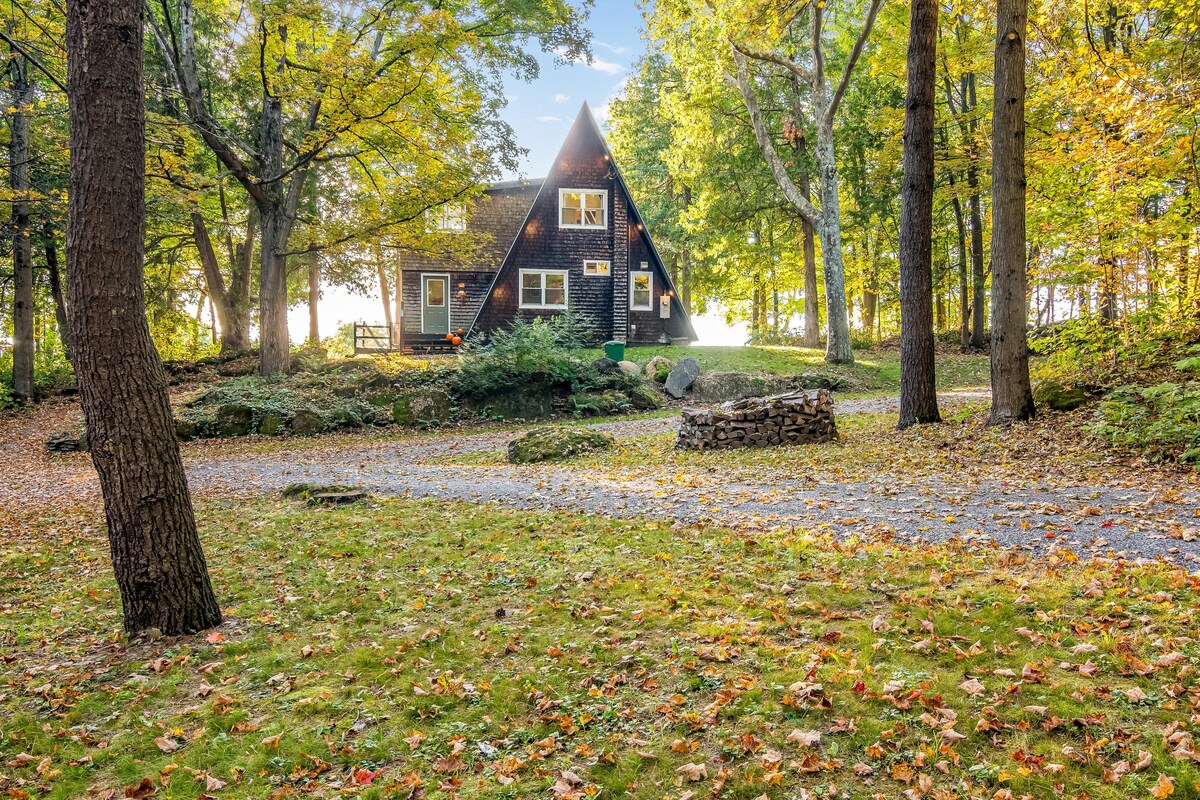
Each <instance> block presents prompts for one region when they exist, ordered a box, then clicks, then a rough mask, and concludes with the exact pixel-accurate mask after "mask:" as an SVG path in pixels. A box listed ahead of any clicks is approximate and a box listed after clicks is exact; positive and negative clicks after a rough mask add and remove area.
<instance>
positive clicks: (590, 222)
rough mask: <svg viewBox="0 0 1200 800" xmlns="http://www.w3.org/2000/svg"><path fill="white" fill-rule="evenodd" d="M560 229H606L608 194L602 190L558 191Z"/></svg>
mask: <svg viewBox="0 0 1200 800" xmlns="http://www.w3.org/2000/svg"><path fill="white" fill-rule="evenodd" d="M558 226H559V227H560V228H586V229H591V230H606V229H607V228H608V192H607V191H605V190H602V189H559V190H558Z"/></svg>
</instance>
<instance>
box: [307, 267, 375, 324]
mask: <svg viewBox="0 0 1200 800" xmlns="http://www.w3.org/2000/svg"><path fill="white" fill-rule="evenodd" d="M320 299H321V264H320V262H318V261H317V254H316V253H313V254H312V261H311V262H310V263H309V265H308V343H309V344H318V343H320V341H321V326H320V325H319V324H318V322H319V320H318V319H317V301H318V300H320ZM384 305H385V306H386V305H387V301H386V300H385V301H384Z"/></svg>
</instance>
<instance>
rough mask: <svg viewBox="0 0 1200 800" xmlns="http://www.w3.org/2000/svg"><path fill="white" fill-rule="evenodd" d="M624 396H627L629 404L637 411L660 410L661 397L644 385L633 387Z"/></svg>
mask: <svg viewBox="0 0 1200 800" xmlns="http://www.w3.org/2000/svg"><path fill="white" fill-rule="evenodd" d="M626 394H628V395H629V404H630V405H631V406H633V407H634V408H636V409H638V410H639V411H653V410H654V409H656V408H662V405H663V396H662V395H661V394H659V393H658V392H656V391H655V390H654V389H652V388H650V387H649V386H647V385H646V384H644V383H640V384H638V385H637V386H634V387H633V388H632V389H630V390H629V391H628V392H627V393H626Z"/></svg>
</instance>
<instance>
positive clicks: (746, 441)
mask: <svg viewBox="0 0 1200 800" xmlns="http://www.w3.org/2000/svg"><path fill="white" fill-rule="evenodd" d="M836 438H837V427H836V425H835V424H834V420H833V397H832V396H831V395H830V394H829V392H828V391H826V390H825V389H818V390H815V391H803V390H801V391H798V392H790V393H788V394H779V395H774V396H772V397H751V398H748V399H746V400H737V401H735V402H731V403H724V404H723V405H720V406H718V407H717V408H713V409H696V408H685V409H684V410H683V423H682V424H681V425H680V426H679V438H678V440H676V442H675V447H676V448H678V449H681V450H711V449H718V448H735V447H771V446H774V445H784V444H820V443H821V442H829V441H833V440H834V439H836Z"/></svg>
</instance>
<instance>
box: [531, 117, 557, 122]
mask: <svg viewBox="0 0 1200 800" xmlns="http://www.w3.org/2000/svg"><path fill="white" fill-rule="evenodd" d="M537 121H538V122H562V117H538V118H537Z"/></svg>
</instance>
